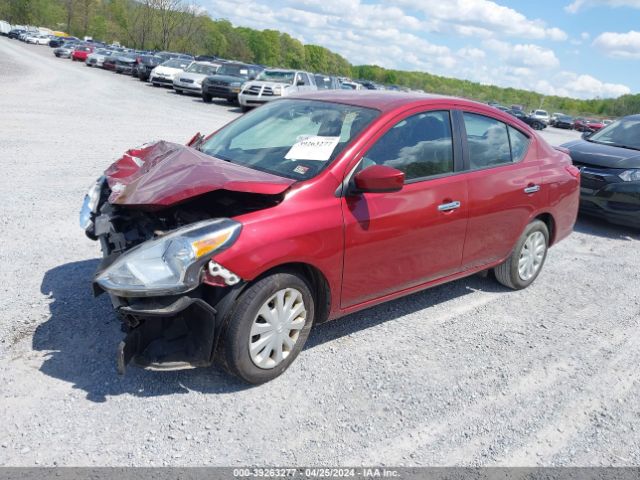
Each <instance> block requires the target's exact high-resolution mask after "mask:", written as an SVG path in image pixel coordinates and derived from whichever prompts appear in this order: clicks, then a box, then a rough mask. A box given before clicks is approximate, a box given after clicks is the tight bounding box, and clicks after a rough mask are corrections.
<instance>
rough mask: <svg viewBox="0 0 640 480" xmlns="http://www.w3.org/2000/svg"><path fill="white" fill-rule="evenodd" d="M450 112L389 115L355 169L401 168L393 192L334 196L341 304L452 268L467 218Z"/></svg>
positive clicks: (459, 252)
mask: <svg viewBox="0 0 640 480" xmlns="http://www.w3.org/2000/svg"><path fill="white" fill-rule="evenodd" d="M452 131H453V128H452V124H451V117H450V112H449V111H447V110H440V111H414V112H411V113H407V114H405V115H403V116H402V117H399V118H397V119H396V120H394V121H392V122H390V124H388V125H387V128H386V130H384V131H383V132H381V134H380V136H378V138H377V140H375V141H374V142H372V144H370V145H369V146H368V147H366V149H365V153H364V155H363V157H362V159H361V160H360V165H359V167H358V168H359V169H364V168H367V167H369V166H371V165H387V166H390V167H394V168H397V169H399V170H401V171H403V172H404V173H405V175H406V179H405V185H404V187H403V189H402V190H401V191H399V192H394V193H364V194H357V195H355V194H354V195H348V196H346V197H344V198H343V200H342V210H343V216H344V222H345V254H344V270H343V288H342V297H341V306H342V308H348V307H351V306H353V305H357V304H360V303H363V302H366V301H369V300H373V299H376V298H380V297H384V296H385V295H388V294H391V293H395V292H398V291H401V290H403V289H406V288H410V287H413V286H417V285H420V284H422V283H425V282H427V281H429V280H432V279H435V278H440V277H444V276H447V275H449V274H452V273H454V272H457V271H459V269H460V264H461V261H462V250H463V245H464V237H465V230H466V225H467V185H466V180H465V179H464V178H463V176H461V175H458V173H459V171H460V169H461V167H462V157H461V149H460V148H459V143H458V142H457V141H454V138H456V140H457V137H456V136H455V135H454V134H453V133H452Z"/></svg>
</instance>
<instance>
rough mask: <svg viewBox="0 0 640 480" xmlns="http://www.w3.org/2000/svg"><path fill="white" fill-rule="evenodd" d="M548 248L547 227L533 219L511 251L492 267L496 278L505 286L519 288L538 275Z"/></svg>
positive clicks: (529, 283) (527, 284) (528, 283)
mask: <svg viewBox="0 0 640 480" xmlns="http://www.w3.org/2000/svg"><path fill="white" fill-rule="evenodd" d="M548 248H549V229H548V228H547V225H546V224H545V223H544V222H543V221H541V220H534V221H533V222H531V223H530V224H529V225H527V228H525V230H524V232H523V233H522V235H521V236H520V239H519V240H518V243H517V244H516V247H515V248H514V249H513V252H512V253H511V255H510V256H509V258H507V259H506V260H505V261H504V262H503V263H501V264H500V265H498V266H497V267H496V268H494V273H495V275H496V279H497V280H498V282H500V283H501V284H502V285H504V286H505V287H509V288H511V289H513V290H521V289H523V288H526V287H528V286H529V285H531V284H532V283H533V281H534V280H535V279H536V278H537V277H538V275H539V274H540V271H541V270H542V266H543V265H544V261H545V260H546V258H547V250H548Z"/></svg>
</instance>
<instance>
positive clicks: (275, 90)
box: [273, 85, 284, 95]
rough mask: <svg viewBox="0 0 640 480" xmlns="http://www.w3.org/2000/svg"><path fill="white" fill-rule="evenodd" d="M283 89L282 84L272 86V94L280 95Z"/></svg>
mask: <svg viewBox="0 0 640 480" xmlns="http://www.w3.org/2000/svg"><path fill="white" fill-rule="evenodd" d="M283 90H284V88H282V85H276V86H275V87H273V94H274V95H282V91H283Z"/></svg>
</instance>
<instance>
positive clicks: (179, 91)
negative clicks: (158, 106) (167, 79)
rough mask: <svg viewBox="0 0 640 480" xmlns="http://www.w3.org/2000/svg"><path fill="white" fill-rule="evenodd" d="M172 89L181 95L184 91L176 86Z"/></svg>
mask: <svg viewBox="0 0 640 480" xmlns="http://www.w3.org/2000/svg"><path fill="white" fill-rule="evenodd" d="M174 90H175V91H176V93H177V94H178V95H182V94H183V93H184V92H183V91H182V90H178V89H177V88H174Z"/></svg>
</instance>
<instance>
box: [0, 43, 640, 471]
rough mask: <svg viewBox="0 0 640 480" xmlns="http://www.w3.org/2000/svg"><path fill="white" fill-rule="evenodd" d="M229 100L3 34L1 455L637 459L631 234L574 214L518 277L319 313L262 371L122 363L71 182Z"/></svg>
mask: <svg viewBox="0 0 640 480" xmlns="http://www.w3.org/2000/svg"><path fill="white" fill-rule="evenodd" d="M236 115H238V111H237V109H235V108H233V107H229V106H228V105H227V104H226V103H219V104H214V105H206V104H204V103H202V102H201V101H200V100H199V99H198V98H195V97H187V98H185V97H183V96H178V95H175V94H173V93H172V92H171V91H169V90H165V89H158V88H154V87H151V86H149V85H148V84H144V83H141V82H139V81H138V80H134V79H132V78H131V77H124V76H120V75H116V74H113V73H109V72H105V71H98V70H93V69H90V68H87V67H85V66H84V65H83V64H80V63H73V62H71V61H70V60H62V59H56V58H55V57H54V56H53V54H52V52H51V49H50V48H49V47H46V46H31V45H25V44H22V43H19V42H17V41H11V40H8V39H6V38H0V165H1V167H2V173H1V174H0V342H1V343H0V358H1V359H2V361H1V362H0V379H1V380H0V385H1V387H0V419H1V421H0V465H14V466H28V465H34V464H39V465H54V464H57V465H70V466H78V465H84V466H91V465H119V466H127V465H136V466H144V465H158V466H159V465H243V464H259V465H265V464H268V465H272V464H280V465H283V464H284V465H335V464H343V465H344V464H361V463H364V464H380V463H382V464H387V465H511V466H524V465H577V466H586V465H638V464H640V380H639V379H640V371H639V369H638V365H639V363H640V287H639V285H640V268H638V267H639V266H640V250H639V249H638V245H639V243H638V241H639V240H640V234H639V233H638V232H637V231H632V230H627V229H624V228H618V227H613V226H610V225H608V224H606V223H602V222H599V221H595V220H589V219H585V218H581V219H580V220H579V222H578V224H577V226H576V232H575V233H574V234H573V235H572V236H571V237H570V238H569V239H567V240H566V241H564V242H562V243H561V244H559V245H558V246H557V247H555V248H553V249H552V250H551V251H550V254H549V257H548V260H547V264H546V266H545V269H544V271H543V273H542V275H541V276H540V278H539V279H538V280H537V281H536V283H535V284H534V285H533V286H532V287H530V288H528V289H526V290H524V291H519V292H511V291H507V290H505V289H504V288H502V287H500V286H499V285H498V284H497V283H495V282H494V281H492V280H491V279H485V278H480V277H477V276H476V277H471V278H468V279H464V280H461V281H457V282H454V283H451V284H449V285H444V286H441V287H438V288H434V289H431V290H429V291H426V292H423V293H419V294H415V295H412V296H410V297H407V298H405V299H401V300H398V301H394V302H390V303H387V304H384V305H382V306H379V307H376V308H373V309H370V310H366V311H364V312H360V313H358V314H355V315H351V316H349V317H347V318H343V319H341V320H338V321H336V322H332V323H330V324H325V325H322V326H320V327H318V328H316V329H315V330H314V331H313V332H312V334H311V337H310V340H309V342H308V346H307V347H306V348H305V350H304V351H303V352H302V354H301V355H300V357H299V358H298V359H297V360H296V362H295V363H294V364H293V366H292V367H291V368H290V369H289V371H287V372H286V373H285V374H284V375H283V376H282V377H280V378H278V379H276V380H275V381H273V382H271V383H268V384H266V385H262V386H259V387H247V386H246V385H244V384H242V383H240V382H239V381H237V380H236V379H234V378H232V377H230V376H228V375H226V374H224V373H222V372H220V371H218V370H215V369H200V370H190V371H183V372H165V373H158V372H147V371H143V370H139V369H135V368H131V369H129V371H128V372H127V375H126V376H125V377H119V376H118V375H117V374H116V369H115V348H116V345H117V343H118V341H119V339H120V338H121V335H122V334H121V332H120V330H119V326H118V324H117V322H116V321H115V316H114V314H113V313H112V310H111V307H110V305H109V303H108V300H107V299H106V298H103V297H101V298H99V299H93V298H92V295H91V292H90V278H91V276H92V273H93V271H94V269H95V267H96V265H97V259H98V256H99V248H98V245H97V244H96V243H94V242H91V241H90V240H88V239H87V238H85V236H84V234H83V232H82V231H81V230H80V228H79V227H78V225H77V213H78V209H79V207H80V203H81V200H82V197H83V195H84V193H85V190H86V188H87V187H88V186H89V184H90V183H91V181H93V179H94V178H95V177H97V176H98V175H99V174H100V172H101V171H102V170H104V168H106V167H107V166H108V165H109V164H110V163H111V162H112V161H113V160H114V159H115V158H116V157H117V156H118V155H119V154H121V153H122V152H123V151H124V150H126V149H127V148H129V147H132V146H135V145H138V144H141V143H143V142H146V141H149V140H154V139H160V138H163V139H167V140H171V141H176V142H183V143H184V142H185V141H186V140H187V139H188V138H190V137H191V136H192V135H193V134H194V133H195V132H196V131H198V130H199V131H202V132H210V131H212V130H214V129H216V128H217V127H219V126H221V125H223V124H224V123H226V122H227V121H229V120H231V119H232V118H234V117H235V116H236ZM547 130H548V131H546V132H545V133H544V135H545V136H546V137H547V138H548V139H549V141H550V142H552V143H556V144H557V143H562V142H563V141H565V140H566V139H567V138H575V137H577V134H576V133H574V132H559V131H556V130H553V129H547Z"/></svg>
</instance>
